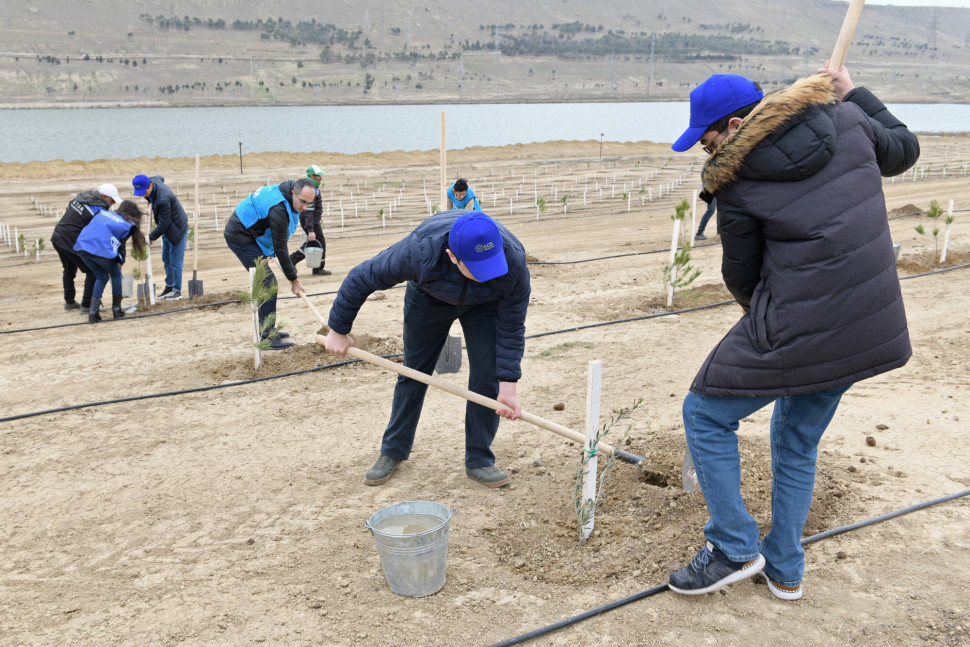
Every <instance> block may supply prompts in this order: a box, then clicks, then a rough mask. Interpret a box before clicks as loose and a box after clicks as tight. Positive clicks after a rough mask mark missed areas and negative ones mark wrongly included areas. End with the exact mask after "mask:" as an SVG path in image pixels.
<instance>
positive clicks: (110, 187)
mask: <svg viewBox="0 0 970 647" xmlns="http://www.w3.org/2000/svg"><path fill="white" fill-rule="evenodd" d="M98 193H100V194H101V195H106V196H108V197H109V198H111V199H112V200H114V202H115V204H121V196H120V195H118V189H117V188H116V187H115V185H114V184H102V185H101V186H99V187H98Z"/></svg>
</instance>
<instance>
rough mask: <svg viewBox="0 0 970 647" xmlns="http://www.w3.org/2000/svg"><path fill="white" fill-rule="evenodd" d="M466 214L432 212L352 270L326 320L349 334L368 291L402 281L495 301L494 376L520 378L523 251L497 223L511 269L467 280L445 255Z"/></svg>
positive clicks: (447, 295)
mask: <svg viewBox="0 0 970 647" xmlns="http://www.w3.org/2000/svg"><path fill="white" fill-rule="evenodd" d="M464 213H465V211H464V210H462V209H453V210H451V211H444V212H442V213H439V214H436V215H434V216H431V217H430V218H428V219H427V220H425V221H424V222H423V223H421V224H420V225H418V227H417V228H416V229H415V230H414V231H413V232H411V234H410V235H408V236H407V238H404V239H403V240H401V241H399V242H397V243H395V244H394V245H392V246H391V247H389V248H387V249H385V250H384V251H383V252H381V253H380V254H378V255H377V256H375V257H373V258H371V259H370V260H367V261H364V262H363V263H361V264H360V265H358V266H357V267H355V268H354V269H352V270H351V271H350V273H349V274H347V278H346V279H344V282H343V283H342V284H341V286H340V291H339V292H338V293H337V296H336V298H335V299H334V300H333V306H332V307H331V309H330V318H329V322H328V323H329V325H330V328H331V329H332V330H334V331H335V332H338V333H340V334H343V335H346V334H348V333H349V332H350V329H351V327H352V326H353V323H354V319H355V318H356V317H357V312H358V311H359V310H360V308H361V306H362V305H363V304H364V301H365V300H366V299H367V297H368V296H369V295H370V294H372V293H373V292H375V291H377V290H386V289H388V288H390V287H393V286H394V285H397V284H398V283H401V282H403V281H410V282H411V283H412V284H413V285H414V287H416V288H417V289H419V290H421V291H422V292H424V293H425V294H428V295H430V296H432V297H434V298H436V299H438V300H440V301H444V302H445V303H450V304H454V305H458V303H459V302H463V303H464V304H465V305H468V306H472V305H478V304H481V303H488V302H492V301H494V302H496V312H495V325H496V333H497V334H496V341H495V344H496V347H495V370H496V375H497V377H498V379H499V380H500V381H502V382H516V381H518V379H519V378H520V377H521V376H522V368H521V361H522V353H523V351H524V350H525V315H526V311H527V309H528V307H529V294H530V293H531V290H532V288H531V284H530V279H529V268H528V267H527V266H526V260H525V249H523V247H522V243H520V242H519V241H518V239H517V238H516V237H515V236H514V235H512V233H511V232H510V231H509V230H508V229H506V228H505V227H503V226H502V225H501V224H499V230H500V231H501V232H502V243H503V249H504V251H505V259H506V261H507V262H508V265H509V271H508V273H507V274H505V275H504V276H500V277H498V278H494V279H492V280H490V281H485V282H483V283H479V282H476V281H472V280H469V279H467V278H465V276H464V275H463V274H462V273H461V272H459V271H458V267H457V266H456V265H455V264H454V263H452V262H451V259H450V258H448V255H447V254H446V253H445V249H446V248H448V233H449V231H451V225H452V223H454V221H455V220H456V219H457V218H458V217H459V216H461V215H463V214H464Z"/></svg>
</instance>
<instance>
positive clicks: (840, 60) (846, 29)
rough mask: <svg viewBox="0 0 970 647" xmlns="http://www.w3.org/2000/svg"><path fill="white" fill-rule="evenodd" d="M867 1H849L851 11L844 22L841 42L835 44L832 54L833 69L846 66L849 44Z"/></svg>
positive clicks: (846, 13) (840, 36) (847, 12)
mask: <svg viewBox="0 0 970 647" xmlns="http://www.w3.org/2000/svg"><path fill="white" fill-rule="evenodd" d="M865 3H866V0H849V9H848V10H847V11H846V12H845V20H843V21H842V30H841V31H840V32H839V40H837V41H836V43H835V50H834V51H833V52H832V64H831V65H832V69H833V70H836V71H838V70H841V69H842V65H844V64H845V55H846V54H847V53H848V51H849V43H851V42H852V36H853V34H855V28H856V25H858V24H859V16H860V15H861V14H862V6H863V5H864V4H865Z"/></svg>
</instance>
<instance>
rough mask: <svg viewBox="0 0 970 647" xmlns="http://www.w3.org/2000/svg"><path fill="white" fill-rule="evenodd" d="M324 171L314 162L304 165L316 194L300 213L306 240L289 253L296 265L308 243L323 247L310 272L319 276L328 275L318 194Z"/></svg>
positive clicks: (321, 198) (325, 240)
mask: <svg viewBox="0 0 970 647" xmlns="http://www.w3.org/2000/svg"><path fill="white" fill-rule="evenodd" d="M324 175H326V173H324V172H323V169H321V168H320V167H319V166H317V165H316V164H311V165H310V166H308V167H306V177H307V179H308V180H310V181H311V182H313V186H314V187H316V190H317V195H316V197H315V198H314V199H313V204H312V205H310V206H308V207H307V208H306V209H304V210H303V213H301V214H300V226H301V227H302V228H303V231H304V232H305V233H306V235H307V242H305V243H303V245H302V246H301V247H300V248H299V249H298V250H296V251H295V252H293V253H292V254H290V262H291V263H293V265H296V264H297V263H299V262H300V261H302V260H303V259H304V258H306V253H305V252H304V250H305V249H306V246H307V245H308V244H311V243H312V244H313V245H316V246H317V247H320V248H322V249H323V258H322V259H320V267H314V268H313V269H312V270H311V273H312V274H317V275H320V276H328V275H330V273H331V272H330V270H327V269H324V267H323V266H324V265H326V264H327V239H326V238H324V237H323V197H322V196H321V195H320V182H322V181H323V176H324Z"/></svg>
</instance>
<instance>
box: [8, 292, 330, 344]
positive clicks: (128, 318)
mask: <svg viewBox="0 0 970 647" xmlns="http://www.w3.org/2000/svg"><path fill="white" fill-rule="evenodd" d="M336 293H337V291H336V290H331V291H329V292H314V293H313V294H308V295H307V296H308V297H319V296H323V295H326V294H336ZM296 298H298V297H296V296H293V295H291V296H284V297H277V298H276V300H277V301H282V300H284V299H296ZM234 303H242V302H241V301H240V300H239V299H233V300H231V301H213V302H212V303H200V304H199V305H194V306H186V307H184V308H176V309H174V310H163V311H161V312H147V313H145V314H142V315H125V317H124V318H122V319H104V320H103V321H101V322H100V323H108V322H112V323H113V322H116V321H138V320H139V319H146V318H148V317H161V316H163V315H170V314H174V313H176V312H187V311H189V310H198V309H199V308H212V307H215V306H226V305H232V304H234ZM86 325H88V322H87V321H86V320H85V321H78V322H75V323H66V324H54V325H52V326H39V327H37V328H18V329H17V330H0V335H9V334H12V333H15V332H34V331H36V330H50V329H52V328H68V327H70V326H86Z"/></svg>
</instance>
